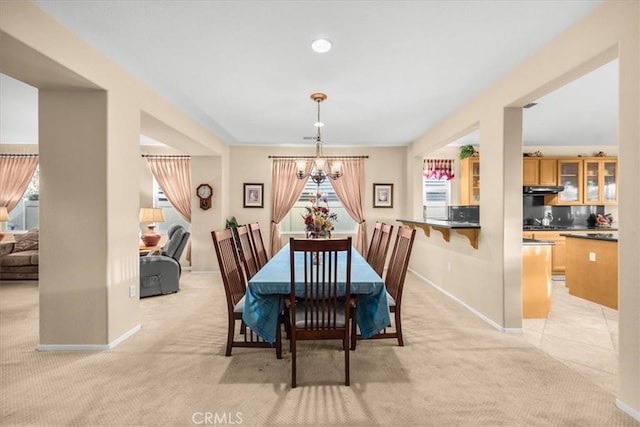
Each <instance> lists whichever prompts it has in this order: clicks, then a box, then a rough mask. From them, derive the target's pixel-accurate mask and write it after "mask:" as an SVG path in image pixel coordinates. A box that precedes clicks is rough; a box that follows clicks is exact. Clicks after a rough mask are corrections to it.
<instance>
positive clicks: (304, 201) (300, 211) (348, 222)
mask: <svg viewBox="0 0 640 427" xmlns="http://www.w3.org/2000/svg"><path fill="white" fill-rule="evenodd" d="M317 191H318V186H317V184H316V183H315V182H313V181H312V180H311V179H309V180H307V184H306V185H305V187H304V191H303V192H302V194H301V195H300V198H299V199H298V201H297V202H296V204H295V205H294V206H293V208H292V209H291V210H290V211H289V213H288V214H287V216H286V217H285V218H284V219H283V220H282V222H281V223H280V231H281V232H283V233H295V232H300V233H304V229H305V226H304V220H303V215H304V214H305V213H306V207H307V206H311V203H310V202H309V198H310V196H311V195H313V194H315V193H316V192H317ZM319 191H320V193H321V194H326V195H327V198H328V203H329V209H330V210H331V212H335V213H336V214H338V221H336V222H335V223H334V230H333V232H332V233H353V232H355V230H356V222H355V221H354V220H353V219H352V218H351V216H349V214H348V213H347V211H346V210H345V209H344V206H343V205H342V203H341V202H340V200H339V199H338V196H337V195H336V192H335V191H334V189H333V187H332V186H331V183H330V182H329V180H326V181H324V182H323V183H322V184H320V189H319Z"/></svg>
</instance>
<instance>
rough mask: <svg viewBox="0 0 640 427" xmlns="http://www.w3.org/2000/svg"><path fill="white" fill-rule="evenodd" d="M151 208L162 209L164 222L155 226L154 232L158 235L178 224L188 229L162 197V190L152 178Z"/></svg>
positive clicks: (186, 224) (165, 198)
mask: <svg viewBox="0 0 640 427" xmlns="http://www.w3.org/2000/svg"><path fill="white" fill-rule="evenodd" d="M153 206H156V207H159V208H162V213H163V214H164V222H159V223H157V224H156V230H157V231H158V232H159V233H165V234H166V232H167V230H169V227H171V226H172V225H173V224H180V225H182V226H183V227H184V228H185V229H186V230H188V229H189V223H188V222H187V221H185V220H184V219H182V217H181V216H180V214H178V211H176V210H175V209H174V207H173V206H172V205H171V202H169V200H168V199H167V196H165V195H164V192H163V191H162V188H160V185H159V184H158V181H156V179H155V178H153Z"/></svg>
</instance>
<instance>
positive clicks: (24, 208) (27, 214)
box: [5, 166, 40, 231]
mask: <svg viewBox="0 0 640 427" xmlns="http://www.w3.org/2000/svg"><path fill="white" fill-rule="evenodd" d="M39 197H40V166H36V170H35V172H34V173H33V176H32V177H31V181H30V182H29V186H28V187H27V190H26V191H25V192H24V194H23V195H22V198H20V201H19V202H18V204H17V205H16V207H15V208H13V210H12V211H11V212H10V214H9V215H10V216H11V221H9V222H7V223H6V224H5V230H7V231H26V230H29V229H32V228H37V227H39V226H40V215H39V210H40V206H39V205H40V201H39Z"/></svg>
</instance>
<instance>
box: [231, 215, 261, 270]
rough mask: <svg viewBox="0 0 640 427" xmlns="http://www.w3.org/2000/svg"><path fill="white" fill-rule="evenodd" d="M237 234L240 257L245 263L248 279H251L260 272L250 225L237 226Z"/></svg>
mask: <svg viewBox="0 0 640 427" xmlns="http://www.w3.org/2000/svg"><path fill="white" fill-rule="evenodd" d="M236 236H237V237H238V251H239V252H240V258H241V259H242V263H243V264H244V272H245V274H246V277H247V280H250V279H251V278H252V277H253V276H255V274H256V273H257V272H258V270H259V269H260V267H258V261H257V260H256V255H255V253H254V251H253V244H252V243H251V235H250V234H249V226H247V225H241V226H239V227H236Z"/></svg>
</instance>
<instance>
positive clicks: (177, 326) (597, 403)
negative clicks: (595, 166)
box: [0, 272, 640, 426]
mask: <svg viewBox="0 0 640 427" xmlns="http://www.w3.org/2000/svg"><path fill="white" fill-rule="evenodd" d="M140 307H141V314H140V321H141V324H142V328H141V330H140V331H139V332H138V333H136V334H135V335H133V336H132V337H130V338H129V339H128V340H126V341H125V342H123V343H121V344H120V345H119V346H117V347H116V348H115V349H113V350H110V351H104V352H40V351H37V350H36V347H37V345H38V289H37V282H26V281H25V282H0V339H1V342H0V344H1V349H0V356H1V376H2V379H1V387H2V390H1V392H2V393H1V394H2V397H1V399H2V402H1V412H2V424H3V425H33V426H36V425H43V426H45V425H46V426H98V425H111V426H164V425H166V426H188V425H246V426H263V425H279V426H299V425H344V426H360V425H361V426H638V425H640V423H638V422H636V421H635V420H633V418H631V417H630V416H628V415H627V414H625V413H624V412H622V411H620V410H619V409H617V408H616V407H615V395H613V394H611V393H610V392H608V391H607V390H605V389H603V388H601V387H599V386H597V385H596V384H594V383H593V382H591V381H590V380H588V379H587V378H585V377H583V376H582V375H581V374H579V373H577V372H575V371H573V370H571V369H570V368H568V367H567V366H565V365H564V364H562V363H561V362H560V361H558V360H556V359H554V358H552V357H551V356H549V355H547V354H546V353H544V352H542V351H541V350H539V349H537V348H535V347H534V346H532V345H531V344H529V343H528V342H527V341H526V340H525V339H524V338H523V337H522V336H521V335H519V334H505V333H501V332H498V331H496V330H495V329H493V328H491V327H490V326H488V325H487V324H485V323H484V322H482V321H481V320H480V319H478V318H477V317H476V316H474V315H473V314H472V313H470V312H468V311H467V310H466V309H464V308H463V307H461V306H460V305H458V304H457V303H456V302H455V301H452V300H451V299H449V298H447V297H446V296H444V295H442V294H441V293H440V292H438V291H437V290H435V289H433V288H431V287H430V286H428V285H427V284H425V283H424V282H422V281H421V280H420V279H418V278H417V277H416V276H414V275H412V274H411V273H409V274H408V276H407V282H406V284H405V299H404V302H403V314H404V317H403V327H404V333H405V346H404V347H398V346H397V341H395V340H369V341H366V340H365V341H359V342H358V348H357V350H356V351H354V352H351V386H350V387H346V386H344V385H343V381H344V378H343V353H342V352H341V345H340V343H339V342H325V343H311V342H301V343H300V344H299V349H298V354H299V357H298V387H297V388H296V389H293V390H292V389H291V386H290V380H291V355H290V353H289V351H288V348H289V347H288V343H287V342H286V341H285V343H284V344H283V353H284V357H283V359H282V360H277V359H276V357H275V351H274V350H271V349H242V348H240V349H234V350H233V354H232V356H231V357H225V356H224V345H225V340H226V327H227V326H226V304H225V299H224V289H223V286H222V282H221V279H220V276H219V275H218V274H212V275H197V274H190V273H189V272H184V273H183V278H182V290H181V291H180V292H178V293H177V294H172V295H164V296H159V297H152V298H145V299H142V300H141V301H140Z"/></svg>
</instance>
